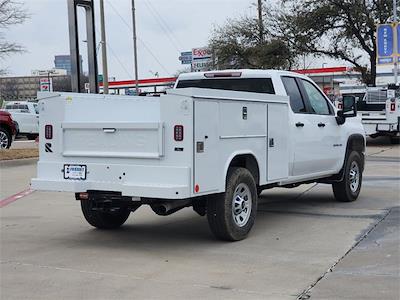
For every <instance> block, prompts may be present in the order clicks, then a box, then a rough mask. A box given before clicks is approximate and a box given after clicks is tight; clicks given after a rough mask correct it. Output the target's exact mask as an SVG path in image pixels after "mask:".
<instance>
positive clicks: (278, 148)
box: [267, 103, 289, 181]
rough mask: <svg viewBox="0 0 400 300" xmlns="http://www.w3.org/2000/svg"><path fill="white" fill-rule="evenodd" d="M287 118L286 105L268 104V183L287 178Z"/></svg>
mask: <svg viewBox="0 0 400 300" xmlns="http://www.w3.org/2000/svg"><path fill="white" fill-rule="evenodd" d="M288 118H289V117H288V106H287V104H280V103H269V104H268V110H267V119H268V139H267V169H268V181H274V180H279V179H286V178H287V177H288V176H289V151H288V136H289V120H288Z"/></svg>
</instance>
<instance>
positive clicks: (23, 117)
mask: <svg viewBox="0 0 400 300" xmlns="http://www.w3.org/2000/svg"><path fill="white" fill-rule="evenodd" d="M4 109H5V110H6V111H8V112H9V113H10V114H11V115H12V118H13V119H14V121H15V122H17V123H18V127H19V131H18V132H17V135H25V136H26V137H27V138H28V139H30V140H34V139H36V137H37V136H38V135H39V111H38V109H37V103H34V102H27V101H16V102H7V104H6V105H5V108H4Z"/></svg>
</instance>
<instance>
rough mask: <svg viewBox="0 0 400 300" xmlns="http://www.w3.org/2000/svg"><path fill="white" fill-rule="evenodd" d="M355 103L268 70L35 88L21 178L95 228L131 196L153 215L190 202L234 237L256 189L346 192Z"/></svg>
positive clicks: (355, 156) (130, 202) (358, 146)
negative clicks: (164, 88)
mask: <svg viewBox="0 0 400 300" xmlns="http://www.w3.org/2000/svg"><path fill="white" fill-rule="evenodd" d="M355 105H356V103H355V98H354V97H353V98H347V101H345V102H344V104H343V106H344V108H343V110H339V111H338V110H337V109H336V108H335V107H334V106H333V105H332V103H331V101H330V100H329V99H328V98H327V97H326V96H325V94H324V93H323V92H322V91H321V90H320V89H319V87H318V86H317V85H316V84H315V83H314V82H313V81H312V80H310V79H309V78H308V77H306V76H303V75H300V74H297V73H293V72H286V71H277V70H226V71H216V72H205V73H204V72H199V73H189V74H181V75H180V76H179V78H178V80H177V82H176V85H175V88H174V89H173V90H169V91H168V92H167V94H166V95H160V97H135V96H119V95H94V94H90V95H89V94H74V93H53V94H49V93H46V99H44V100H40V102H39V107H40V111H41V117H40V133H41V135H40V136H41V138H40V145H39V147H40V160H39V162H38V168H37V170H38V173H37V178H35V179H33V180H32V188H34V189H36V190H52V191H66V192H75V198H76V199H77V200H80V202H81V207H82V212H83V215H84V217H85V218H86V220H87V221H88V223H89V224H91V225H92V226H95V227H97V228H102V229H112V228H118V227H120V226H121V225H122V224H123V223H124V222H125V221H126V220H127V218H128V217H129V215H130V214H131V213H132V212H134V211H135V210H136V209H138V208H139V207H140V206H141V205H150V207H151V208H152V210H153V211H154V212H155V213H156V214H158V215H164V216H165V215H170V214H172V213H174V212H176V211H178V210H180V209H182V208H184V207H190V206H191V207H193V209H194V211H196V212H197V213H198V214H200V215H202V216H205V215H207V219H208V223H209V226H210V229H211V231H212V232H213V233H214V235H215V236H216V237H218V238H220V239H223V240H230V241H237V240H241V239H244V238H245V237H246V236H247V235H248V233H249V232H250V230H251V228H252V226H253V224H254V221H255V218H256V215H257V202H258V196H259V194H260V192H261V191H262V190H264V189H270V188H274V187H286V188H292V187H295V186H298V185H301V184H305V183H312V182H318V183H325V184H330V185H332V187H333V193H334V196H335V198H336V199H337V200H338V201H343V202H350V201H355V200H356V199H357V197H358V195H359V193H360V190H361V184H362V173H363V169H364V153H365V133H364V129H363V126H362V124H361V119H360V118H358V117H357V114H356V111H355ZM88 111H90V113H88Z"/></svg>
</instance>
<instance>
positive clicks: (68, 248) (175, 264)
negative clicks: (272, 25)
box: [0, 139, 400, 299]
mask: <svg viewBox="0 0 400 300" xmlns="http://www.w3.org/2000/svg"><path fill="white" fill-rule="evenodd" d="M0 167H1V173H0V176H1V191H0V200H1V199H3V200H1V201H4V200H8V201H6V202H0V203H3V207H2V208H1V209H0V211H1V236H0V242H1V248H0V250H1V273H0V275H1V286H0V293H1V294H0V298H1V299H199V298H209V299H238V298H241V299H243V298H246V299H296V298H300V299H310V298H311V299H399V298H400V288H399V286H400V285H399V280H400V274H399V266H400V246H399V245H400V228H399V227H400V225H399V218H400V210H399V207H400V199H399V193H400V147H399V146H393V145H390V144H389V143H388V142H387V141H386V140H385V139H380V140H377V141H371V142H370V143H369V145H368V157H367V164H366V169H365V172H364V182H363V188H362V191H361V195H360V198H359V199H358V200H357V201H356V202H353V203H338V202H336V201H335V200H334V198H333V194H332V191H331V187H330V186H327V185H322V184H318V185H316V184H310V185H304V186H301V187H298V188H295V189H273V190H269V191H264V192H263V194H262V197H261V199H260V204H259V210H258V215H257V220H256V224H255V227H254V228H253V230H252V232H251V234H250V236H249V237H248V238H247V239H246V240H244V241H241V242H236V243H226V242H220V241H217V240H215V239H214V237H213V236H212V234H211V233H210V232H209V229H208V225H207V220H206V218H204V217H200V216H198V215H197V214H196V213H194V212H193V211H192V210H191V209H189V208H188V209H184V210H182V211H180V212H178V213H176V214H174V215H172V216H169V217H159V216H156V215H155V214H154V213H153V212H152V211H151V210H150V209H149V208H147V207H142V208H140V209H139V210H138V211H136V212H135V213H134V214H132V215H131V217H130V219H129V220H128V222H127V223H126V224H125V226H123V227H122V228H121V229H120V230H118V231H100V230H96V229H94V228H92V227H90V226H89V225H88V224H87V223H86V221H85V220H84V219H83V216H82V214H81V211H80V205H79V203H78V202H77V201H75V200H74V195H73V194H69V193H50V192H47V193H45V192H32V191H29V190H27V189H29V181H30V178H31V177H34V176H35V171H36V170H35V161H34V160H25V161H22V162H20V163H15V162H7V163H1V164H0ZM21 191H25V193H21V194H18V193H20V192H21ZM16 194H17V197H11V196H13V195H16ZM18 196H20V197H18Z"/></svg>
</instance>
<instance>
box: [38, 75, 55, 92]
mask: <svg viewBox="0 0 400 300" xmlns="http://www.w3.org/2000/svg"><path fill="white" fill-rule="evenodd" d="M40 91H41V92H52V91H53V86H52V80H51V78H40Z"/></svg>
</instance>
